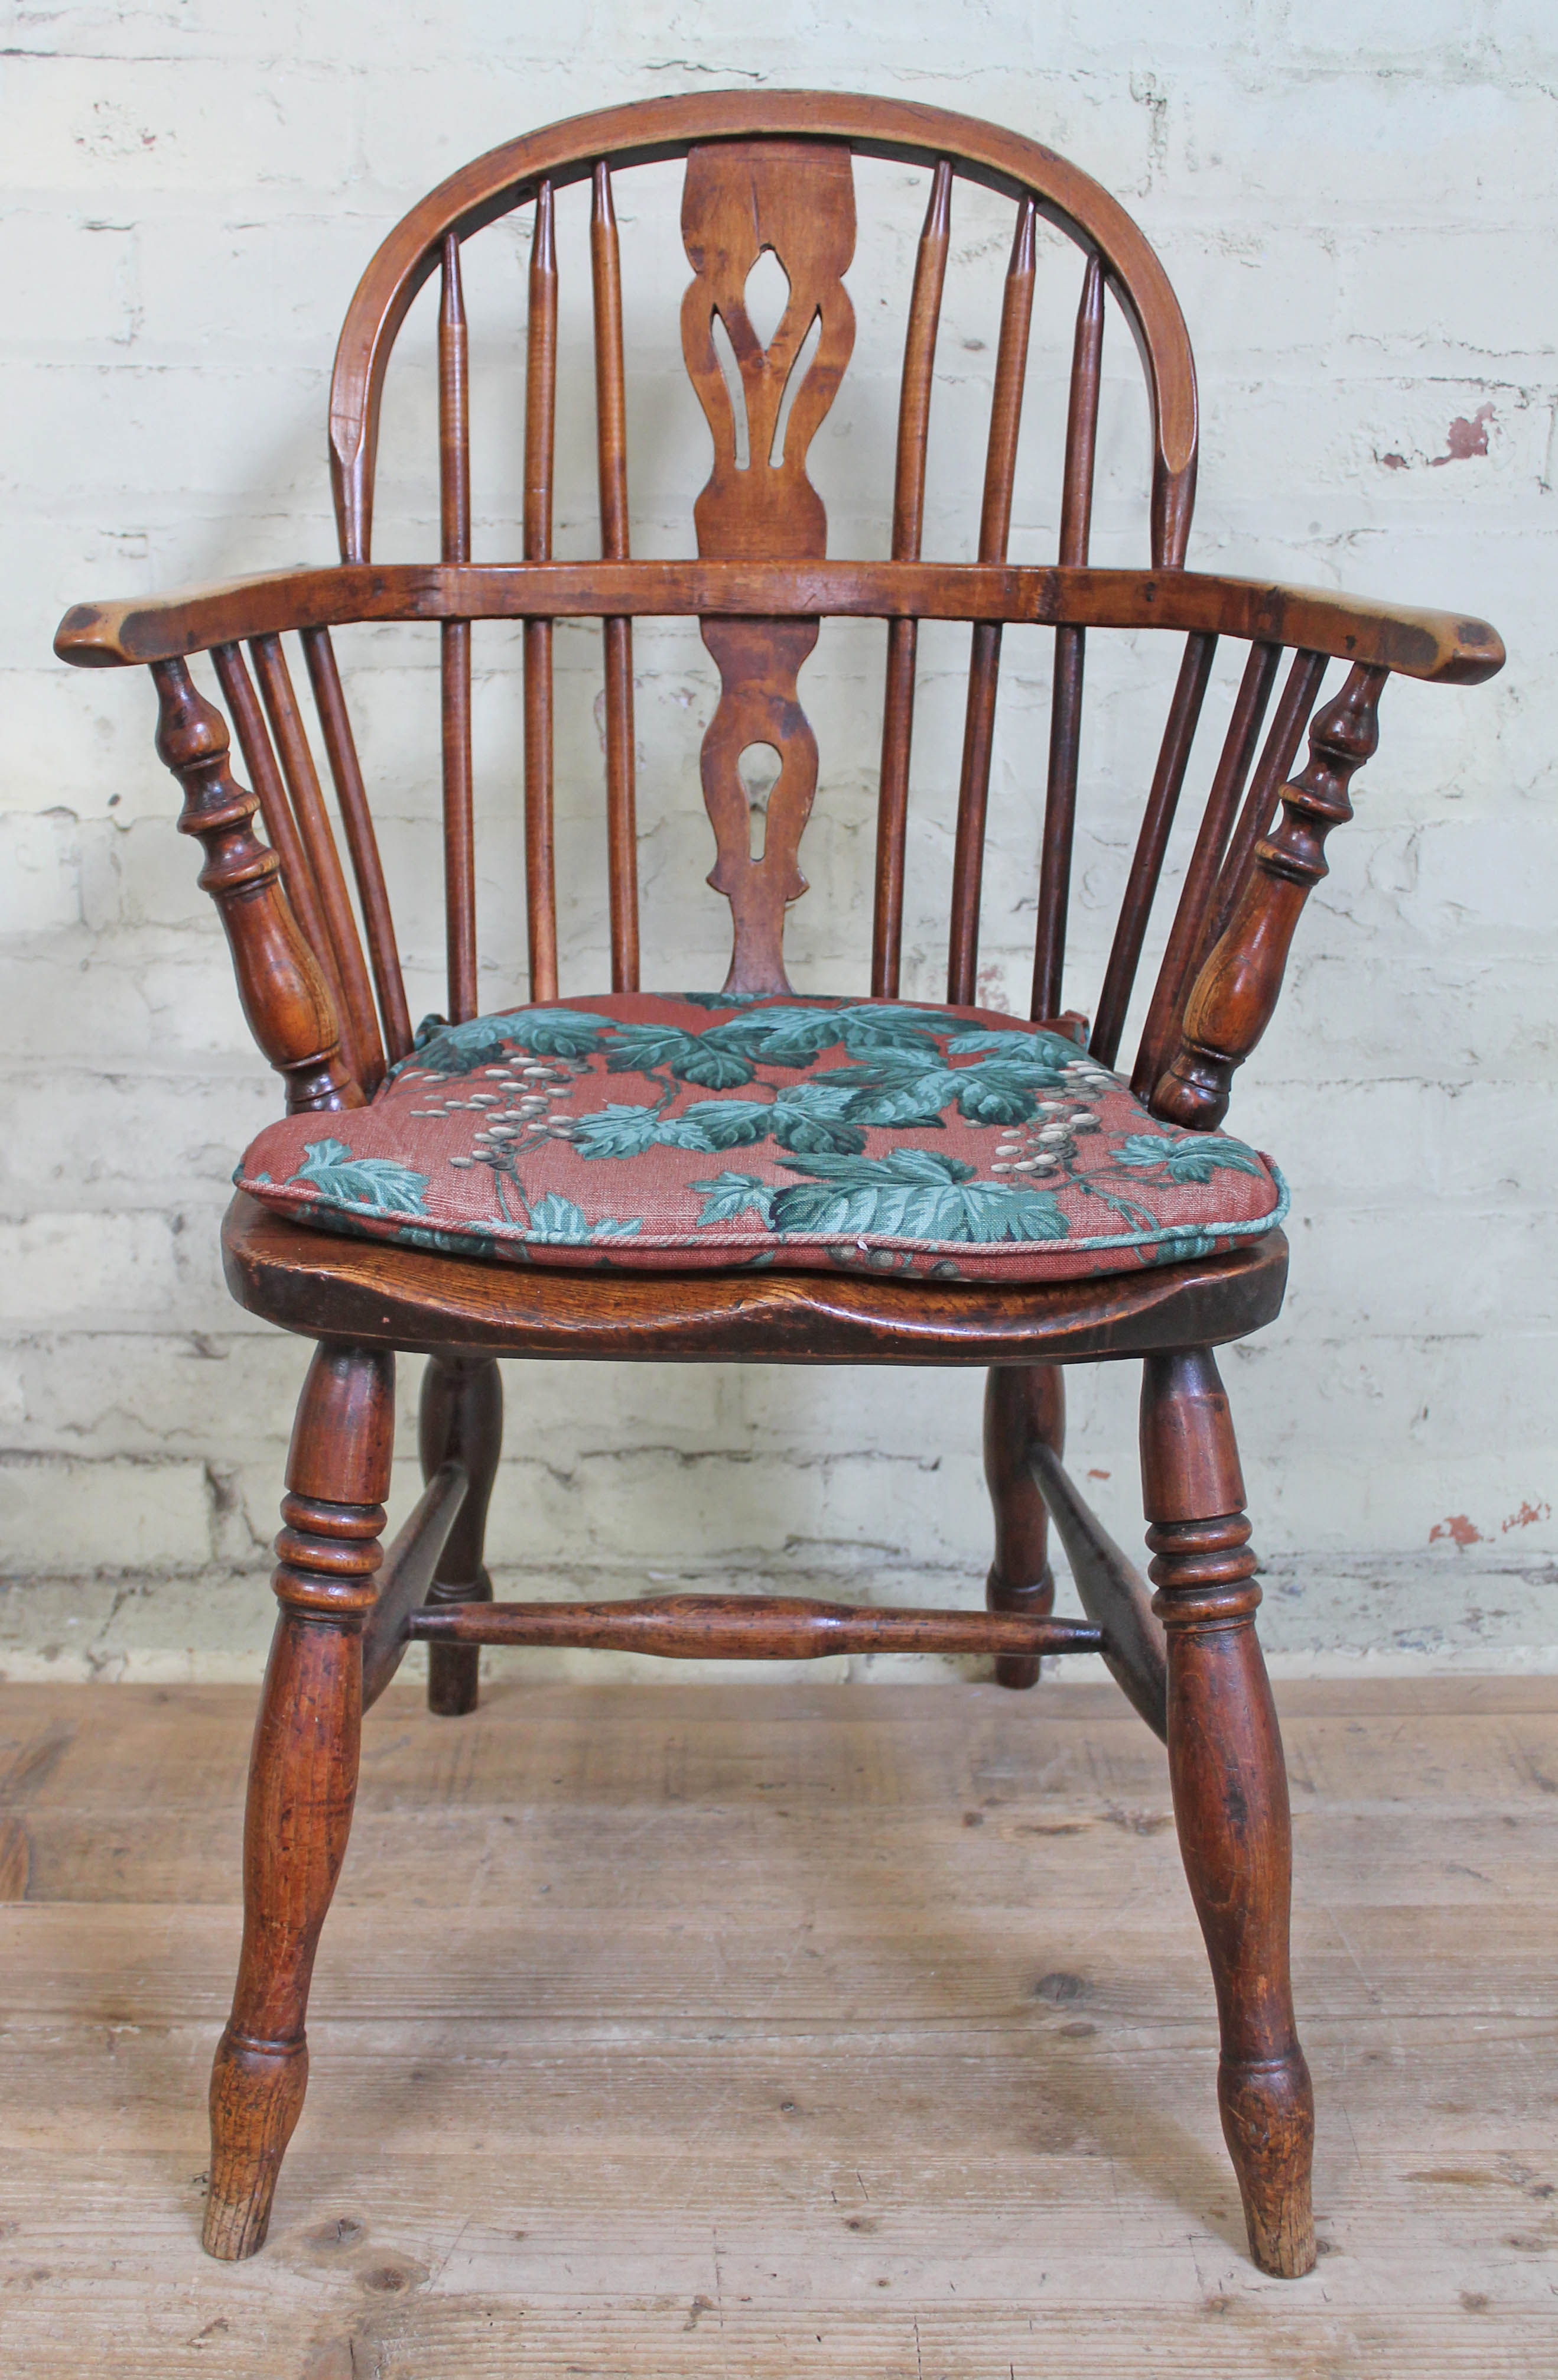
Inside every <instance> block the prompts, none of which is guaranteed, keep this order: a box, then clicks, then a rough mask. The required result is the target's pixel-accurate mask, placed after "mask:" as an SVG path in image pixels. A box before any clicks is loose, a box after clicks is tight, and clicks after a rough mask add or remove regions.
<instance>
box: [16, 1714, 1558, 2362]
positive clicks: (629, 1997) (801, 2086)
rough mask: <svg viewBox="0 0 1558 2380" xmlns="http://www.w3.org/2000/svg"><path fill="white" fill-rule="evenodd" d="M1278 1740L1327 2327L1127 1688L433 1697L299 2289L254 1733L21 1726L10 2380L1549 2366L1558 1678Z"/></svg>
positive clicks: (361, 1954) (390, 1836) (416, 1725)
mask: <svg viewBox="0 0 1558 2380" xmlns="http://www.w3.org/2000/svg"><path fill="white" fill-rule="evenodd" d="M1281 1699H1282V1703H1283V1709H1284V1720H1285V1725H1286V1735H1287V1745H1288V1756H1289V1765H1290V1768H1291V1772H1292V1777H1293V1787H1294V1802H1295V1809H1296V1820H1297V1840H1298V1911H1297V1918H1296V1939H1297V1971H1298V1998H1299V2009H1300V2017H1301V2022H1303V2025H1304V2029H1305V2037H1306V2040H1307V2043H1308V2046H1309V2052H1310V2060H1311V2063H1312V2065H1313V2067H1314V2070H1315V2082H1316V2087H1317V2094H1318V2098H1319V2108H1320V2152H1319V2164H1318V2174H1317V2185H1318V2186H1317V2193H1316V2204H1317V2211H1318V2214H1319V2218H1320V2231H1321V2235H1322V2242H1323V2253H1322V2258H1321V2263H1320V2265H1319V2268H1318V2270H1317V2271H1316V2272H1315V2274H1314V2275H1313V2276H1312V2277H1310V2279H1308V2280H1306V2281H1302V2282H1298V2283H1283V2282H1276V2281H1269V2280H1265V2279H1263V2278H1262V2277H1261V2276H1260V2275H1258V2274H1257V2273H1255V2272H1254V2271H1253V2270H1252V2268H1251V2267H1250V2265H1249V2263H1248V2262H1247V2261H1246V2258H1245V2254H1244V2249H1243V2240H1242V2236H1241V2227H1240V2223H1239V2217H1238V2201H1237V2196H1236V2193H1235V2190H1234V2187H1233V2182H1232V2179H1231V2175H1230V2173H1229V2170H1228V2168H1227V2166H1226V2162H1225V2159H1224V2156H1223V2152H1222V2146H1221V2142H1220V2139H1219V2136H1218V2131H1217V2122H1216V2114H1215V2109H1214V2101H1213V2073H1214V2029H1213V2021H1212V1996H1211V1989H1210V1985H1209V1981H1208V1976H1207V1972H1206V1968H1205V1964H1204V1961H1203V1959H1202V1949H1201V1942H1200V1937H1199V1936H1198V1934H1197V1932H1196V1929H1195V1925H1194V1920H1193V1918H1192V1916H1191V1913H1190V1907H1189V1903H1188V1900H1187V1897H1186V1894H1185V1890H1184V1887H1183V1883H1182V1879H1181V1876H1180V1874H1179V1868H1178V1853H1177V1851H1176V1847H1175V1840H1174V1834H1173V1829H1172V1826H1171V1823H1170V1819H1169V1815H1168V1794H1167V1785H1166V1779H1165V1767H1164V1760H1163V1755H1162V1753H1161V1751H1160V1749H1159V1748H1158V1746H1157V1745H1156V1744H1155V1743H1153V1740H1152V1739H1151V1738H1150V1737H1149V1736H1148V1734H1147V1732H1146V1730H1144V1729H1143V1728H1142V1727H1141V1725H1140V1723H1139V1722H1138V1721H1136V1720H1135V1719H1134V1718H1132V1717H1131V1715H1130V1714H1129V1711H1127V1710H1126V1708H1125V1706H1124V1705H1123V1703H1121V1702H1119V1701H1118V1699H1117V1698H1116V1697H1113V1696H1112V1694H1111V1695H1109V1696H1108V1698H1105V1694H1103V1693H1102V1692H1095V1690H1094V1689H1093V1688H1092V1687H1075V1686H1073V1687H1047V1686H1046V1687H1043V1688H1041V1689H1040V1690H1039V1692H1038V1693H1037V1694H1031V1695H1027V1696H1017V1695H1005V1694H1001V1693H999V1691H998V1690H997V1689H996V1688H994V1687H984V1686H981V1687H971V1686H959V1685H952V1686H943V1685H939V1684H937V1685H927V1686H924V1687H917V1688H916V1687H896V1686H885V1685H884V1686H872V1687H864V1688H863V1687H858V1686H857V1687H852V1688H851V1687H839V1686H833V1685H820V1686H808V1685H791V1684H782V1685H771V1686H768V1685H762V1684H755V1683H744V1682H743V1683H742V1684H739V1685H735V1686H731V1687H729V1688H726V1687H721V1686H695V1687H682V1686H665V1687H658V1688H645V1687H632V1686H629V1687H621V1686H607V1687H603V1688H600V1689H596V1690H589V1689H585V1690H579V1689H575V1688H568V1687H556V1686H546V1687H538V1688H537V1687H525V1686H518V1685H510V1684H505V1683H500V1684H498V1685H497V1686H495V1687H493V1688H490V1689H489V1690H488V1699H487V1702H486V1705H485V1706H484V1708H483V1709H482V1711H481V1712H480V1713H479V1714H478V1715H477V1717H476V1718H472V1719H466V1720H460V1721H453V1722H451V1721H447V1720H434V1719H429V1718H427V1717H426V1716H425V1714H424V1713H423V1712H422V1710H421V1709H420V1708H419V1707H418V1705H417V1700H416V1697H415V1695H414V1694H413V1693H412V1692H411V1691H410V1690H404V1691H403V1690H402V1689H399V1688H396V1689H395V1690H393V1693H392V1694H391V1695H390V1696H388V1697H386V1700H385V1702H384V1703H383V1704H381V1705H380V1707H379V1709H378V1710H377V1711H376V1712H375V1713H374V1714H373V1716H372V1717H371V1718H370V1719H369V1721H368V1730H367V1741H366V1758H365V1761H364V1768H363V1789H362V1794H361V1798H360V1800H359V1803H358V1809H357V1819H356V1829H355V1832H354V1835H353V1840H352V1849H351V1853H350V1856H349V1858H348V1862H347V1866H346V1872H345V1876H344V1880H343V1884H342V1888H341V1892H340V1894H339V1896H338V1899H337V1901H336V1906H335V1911H334V1913H333V1916H332V1922H331V1924H330V1925H329V1926H328V1927H327V1929H326V1934H325V1944H324V1949H323V1951H322V1953H321V1957H320V1967H319V1973H318V1978H317V1982H316V1985H315V1992H314V2008H313V2022H312V2024H311V2026H310V2036H311V2043H312V2050H313V2081H312V2084H311V2088H310V2094H309V2099H308V2107H307V2110H306V2112H305V2114H304V2118H303V2121H302V2124H301V2127H300V2129H299V2131H298V2134H297V2137H296V2142H295V2143H294V2146H293V2149H292V2153H291V2155H290V2158H289V2160H288V2163H287V2166H286V2168H285V2171H284V2176H283V2180H282V2186H281V2191H280V2193H279V2196H278V2199H277V2205H276V2216H275V2222H274V2225H273V2228H272V2236H271V2241H270V2245H269V2246H268V2247H267V2249H266V2250H265V2252H264V2253H263V2254H262V2255H260V2257H259V2258H258V2259H257V2260H256V2261H255V2262H253V2263H252V2264H249V2265H239V2266H219V2265H212V2264H211V2263H209V2262H207V2261H206V2260H205V2259H204V2258H203V2257H202V2256H201V2255H200V2253H199V2248H198V2246H197V2232H198V2228H199V2199H200V2192H201V2187H202V2168H203V2165H204V2161H205V2154H206V2152H205V2125H204V2111H203V2100H204V2092H205V2077H206V2069H207V2064H208V2061H209V2058H210V2056H211V2046H212V2044H213V2041H214V2038H215V2034H216V2031H217V2029H218V2027H219V2025H220V2023H221V2021H222V2017H223V2013H224V2010H225V2002H226V1997H227V1992H228V1988H229V1985H230V1980H231V1975H232V1971H233V1964H234V1959H235V1954H236V1947H237V1934H238V1914H237V1910H236V1905H235V1899H234V1890H235V1882H236V1875H237V1850H238V1818H239V1807H240V1800H241V1794H242V1785H243V1774H244V1767H245V1761H246V1755H247V1740H248V1729H249V1720H250V1714H251V1710H252V1703H253V1697H252V1695H251V1694H249V1693H248V1692H247V1691H245V1690H240V1689H236V1688H228V1687H220V1688H218V1687H207V1688H199V1687H194V1688H172V1689H163V1688H152V1687H131V1686H115V1687H93V1686H67V1687H57V1688H56V1687H40V1686H14V1687H9V1688H6V1689H4V1690H0V1894H4V1895H5V1896H6V1899H7V1905H6V1907H4V1908H3V1909H0V1929H3V1933H4V1942H5V1960H4V1968H3V1977H0V2020H3V2027H4V2029H3V2033H0V2059H3V2071H4V2086H3V2090H0V2109H3V2115H0V2124H3V2141H4V2156H3V2158H0V2370H3V2371H4V2373H5V2374H6V2380H35V2375H42V2374H50V2375H52V2374H70V2375H72V2380H77V2376H78V2375H80V2374H88V2373H90V2374H93V2375H98V2374H115V2375H117V2374H126V2375H145V2380H153V2375H155V2380H168V2376H169V2375H175V2374H184V2373H197V2372H198V2373H200V2374H206V2375H211V2380H218V2375H226V2374H233V2375H239V2374H242V2375H244V2380H256V2375H266V2380H269V2375H272V2374H279V2375H286V2380H293V2375H308V2380H392V2376H393V2380H433V2375H437V2376H438V2380H441V2375H444V2374H449V2375H458V2380H487V2375H497V2374H504V2375H509V2374H514V2373H523V2374H525V2375H530V2374H536V2375H543V2374H554V2373H555V2374H563V2373H583V2374H590V2375H592V2380H595V2375H612V2374H652V2375H654V2376H655V2380H677V2375H681V2374H729V2375H747V2374H753V2375H758V2374H761V2375H767V2374H781V2373H783V2374H788V2373H797V2374H847V2375H849V2380H875V2375H878V2374H880V2375H884V2380H886V2375H894V2380H935V2375H941V2374H948V2375H956V2380H964V2375H968V2380H987V2375H988V2380H1008V2375H1010V2380H1024V2375H1027V2380H1069V2375H1073V2374H1075V2375H1079V2380H1080V2375H1082V2374H1086V2375H1088V2380H1098V2375H1100V2374H1150V2375H1156V2374H1165V2375H1167V2374H1196V2375H1197V2380H1206V2375H1214V2374H1259V2375H1261V2380H1274V2375H1281V2380H1289V2375H1293V2380H1297V2375H1299V2374H1305V2375H1308V2374H1325V2375H1335V2380H1358V2375H1359V2374H1381V2375H1385V2374H1388V2375H1390V2380H1404V2375H1408V2374H1410V2375H1412V2380H1430V2375H1437V2374H1452V2373H1454V2374H1462V2373H1464V2374H1478V2375H1479V2380H1485V2375H1488V2374H1521V2375H1522V2380H1524V2375H1528V2374H1558V2120H1555V2117H1558V2105H1555V2103H1558V2021H1555V2020H1558V1928H1555V1925H1554V1913H1555V1910H1558V1681H1552V1680H1527V1681H1523V1682H1501V1681H1494V1680H1485V1679H1484V1680H1472V1681H1468V1682H1466V1683H1464V1684H1463V1683H1458V1682H1445V1683H1443V1684H1426V1685H1425V1684H1409V1685H1408V1684H1373V1685H1359V1686H1337V1685H1329V1684H1327V1685H1318V1684H1316V1685H1308V1686H1293V1687H1289V1688H1287V1689H1286V1692H1285V1693H1284V1694H1283V1695H1282V1697H1281Z"/></svg>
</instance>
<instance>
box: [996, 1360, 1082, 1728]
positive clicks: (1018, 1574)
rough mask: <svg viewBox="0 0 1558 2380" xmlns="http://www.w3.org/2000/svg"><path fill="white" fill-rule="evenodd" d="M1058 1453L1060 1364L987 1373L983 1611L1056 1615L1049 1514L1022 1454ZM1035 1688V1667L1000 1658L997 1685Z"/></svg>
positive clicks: (1062, 1422)
mask: <svg viewBox="0 0 1558 2380" xmlns="http://www.w3.org/2000/svg"><path fill="white" fill-rule="evenodd" d="M1035 1444H1039V1445H1044V1446H1052V1447H1053V1448H1054V1449H1055V1451H1056V1453H1057V1454H1060V1453H1062V1452H1063V1451H1065V1445H1066V1379H1065V1375H1064V1373H1063V1372H1062V1371H1061V1369H1060V1367H1059V1366H1058V1365H1056V1364H1028V1365H1019V1366H1003V1367H1002V1368H1001V1369H999V1370H994V1369H993V1370H992V1371H990V1372H989V1373H988V1374H987V1375H986V1377H985V1382H984V1477H985V1482H986V1484H987V1486H988V1488H989V1490H990V1502H991V1505H992V1507H993V1509H994V1512H995V1517H996V1559H995V1560H994V1561H993V1562H992V1563H991V1565H990V1574H989V1576H988V1577H987V1578H986V1580H985V1582H984V1609H986V1611H1025V1612H1028V1613H1030V1614H1032V1615H1033V1616H1034V1617H1035V1618H1038V1619H1047V1617H1048V1616H1049V1614H1050V1613H1051V1612H1052V1611H1053V1610H1054V1609H1055V1573H1054V1572H1053V1571H1052V1570H1051V1568H1050V1566H1049V1560H1048V1554H1049V1512H1048V1508H1047V1507H1046V1505H1045V1500H1044V1498H1043V1497H1042V1496H1041V1495H1040V1493H1039V1491H1038V1489H1037V1488H1035V1487H1034V1485H1033V1475H1032V1473H1031V1472H1030V1471H1029V1468H1028V1451H1029V1449H1030V1447H1032V1446H1033V1445H1035ZM1038 1682H1039V1665H1038V1663H1037V1661H1035V1660H1030V1659H1027V1658H1023V1657H1021V1656H1020V1655H1008V1654H1001V1655H998V1656H997V1658H996V1684H997V1685H998V1686H1010V1687H1013V1688H1015V1689H1017V1690H1018V1691H1020V1692H1021V1690H1022V1689H1024V1688H1026V1687H1028V1686H1036V1685H1037V1684H1038Z"/></svg>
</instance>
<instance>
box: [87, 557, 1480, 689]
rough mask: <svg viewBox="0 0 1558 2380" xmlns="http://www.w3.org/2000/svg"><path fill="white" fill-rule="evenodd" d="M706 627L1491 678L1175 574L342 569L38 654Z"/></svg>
mask: <svg viewBox="0 0 1558 2380" xmlns="http://www.w3.org/2000/svg"><path fill="white" fill-rule="evenodd" d="M687 613H699V614H705V613H716V614H718V615H719V616H720V617H725V616H727V615H729V616H731V617H732V618H771V617H784V618H789V617H791V616H792V615H793V616H797V617H805V618H810V619H818V618H835V617H837V618H843V617H846V616H854V617H863V618H871V619H926V620H931V619H935V620H1010V621H1025V622H1027V623H1029V624H1030V625H1033V626H1038V627H1053V626H1057V625H1070V626H1074V627H1100V628H1167V629H1178V630H1180V631H1189V632H1190V633H1191V634H1192V635H1211V636H1226V637H1248V638H1250V639H1251V640H1254V641H1257V642H1262V643H1270V644H1277V645H1289V646H1292V647H1294V648H1296V649H1298V650H1309V651H1310V652H1317V653H1327V654H1330V655H1333V656H1334V657H1335V659H1337V660H1339V661H1346V662H1361V663H1364V664H1367V665H1368V666H1371V667H1373V668H1378V669H1387V670H1395V671H1399V672H1400V673H1401V674H1403V675H1404V676H1407V677H1420V678H1429V679H1437V680H1440V681H1442V682H1447V683H1449V684H1452V685H1455V684H1458V685H1462V686H1470V685H1475V684H1476V683H1477V682H1478V680H1479V679H1481V678H1485V677H1492V674H1493V673H1494V672H1495V670H1499V669H1502V668H1503V666H1504V646H1503V645H1502V644H1501V642H1500V641H1499V637H1498V635H1497V632H1496V631H1495V630H1494V629H1492V628H1491V627H1490V626H1489V625H1488V624H1487V622H1486V621H1485V620H1472V619H1467V618H1463V617H1462V616H1461V614H1460V613H1455V612H1422V611H1413V610H1410V609H1408V608H1407V607H1405V606H1403V605H1400V604H1391V603H1372V602H1369V601H1352V600H1349V599H1348V598H1347V597H1346V596H1341V595H1331V594H1327V593H1325V592H1324V591H1323V590H1322V589H1317V588H1312V587H1277V586H1274V585H1273V584H1272V583H1271V582H1270V581H1269V580H1267V579H1258V578H1221V577H1216V576H1215V575H1214V574H1212V573H1206V572H1201V571H1192V570H1091V569H1054V568H1048V567H1045V568H1042V569H1028V568H1017V567H1008V565H1005V564H997V565H990V564H981V563H918V562H809V563H806V564H804V565H797V564H795V563H793V562H767V563H755V562H742V561H736V562H731V561H714V562H710V561H698V562H587V563H555V562H552V563H546V562H542V563H536V562H532V563H513V564H508V565H470V564H458V565H449V564H444V565H441V564H437V563H401V564H393V563H390V564H375V563H342V564H340V565H337V566H335V567H334V568H332V569H328V570H283V571H273V572H272V573H270V574H269V575H268V576H266V577H259V578H238V579H234V580H232V581H231V582H229V584H227V585H226V586H222V587H210V588H203V589H196V590H194V591H192V592H189V593H185V594H173V595H163V596H158V597H152V598H150V599H148V598H145V597H140V598H138V599H136V600H134V601H130V602H127V603H79V604H77V605H76V607H75V609H74V610H73V611H70V612H67V613H66V615H65V618H64V619H63V620H62V621H61V623H60V626H59V633H58V634H57V636H56V637H55V638H54V650H55V652H56V653H58V655H59V657H60V659H61V660H62V661H67V662H76V663H77V664H78V665H79V666H81V667H84V668H88V669H94V668H95V669H115V668H120V667H123V666H124V664H125V663H127V662H160V661H177V660H180V659H182V658H183V657H184V656H185V655H186V654H187V653H196V652H202V651H205V650H209V649H210V648H211V646H212V645H225V644H235V643H236V642H237V641H238V640H239V639H240V638H245V637H273V636H280V635H282V634H283V633H284V631H285V630H287V629H291V628H305V629H307V628H330V627H335V626H337V625H340V624H341V623H343V622H344V621H347V620H459V619H524V618H529V617H532V616H534V617H537V618H551V619H564V618H574V619H577V618H592V619H600V618H602V617H612V618H615V617H619V616H621V617H644V616H649V615H660V616H666V615H682V614H687Z"/></svg>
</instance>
